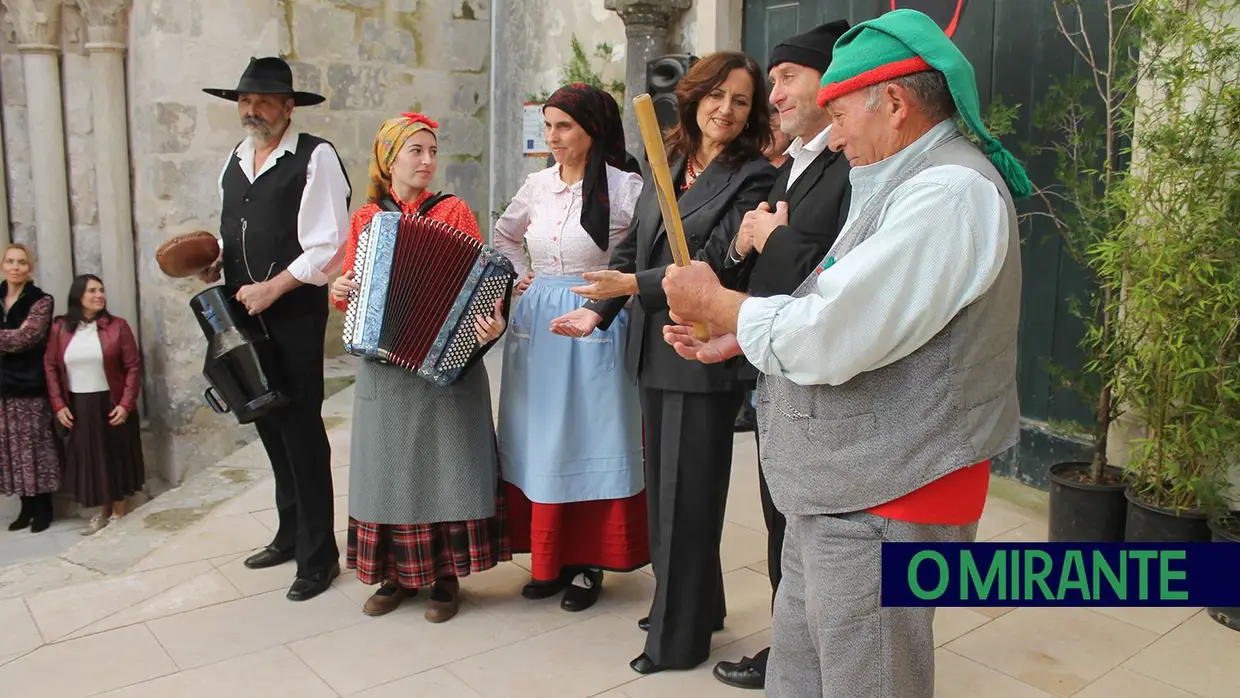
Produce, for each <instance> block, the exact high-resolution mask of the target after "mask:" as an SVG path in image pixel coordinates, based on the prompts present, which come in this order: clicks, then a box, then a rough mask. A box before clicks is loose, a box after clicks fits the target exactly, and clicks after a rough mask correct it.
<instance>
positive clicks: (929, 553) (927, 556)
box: [882, 543, 1240, 607]
mask: <svg viewBox="0 0 1240 698" xmlns="http://www.w3.org/2000/svg"><path fill="white" fill-rule="evenodd" d="M882 555H883V559H882V575H883V577H882V604H883V605H884V606H1191V607H1195V606H1238V605H1240V544H1236V543H1190V544H1168V545H1160V544H1143V543H1133V544H1115V543H1088V544H1085V543H1082V544H1073V543H968V544H948V543H942V544H919V543H884V544H883V551H882Z"/></svg>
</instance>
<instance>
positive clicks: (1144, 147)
mask: <svg viewBox="0 0 1240 698" xmlns="http://www.w3.org/2000/svg"><path fill="white" fill-rule="evenodd" d="M1237 11H1240V0H1197V1H1195V2H1192V3H1185V2H1182V1H1181V0H1141V2H1138V3H1136V5H1135V7H1134V9H1133V12H1134V13H1135V14H1136V15H1137V21H1139V22H1140V23H1141V26H1142V31H1143V38H1142V58H1141V64H1142V72H1143V73H1145V76H1144V79H1143V81H1142V83H1141V99H1140V103H1141V109H1140V114H1139V115H1138V119H1137V121H1136V126H1137V128H1136V131H1135V147H1134V162H1133V166H1132V169H1131V172H1130V174H1129V176H1128V177H1126V179H1125V183H1124V186H1123V188H1122V190H1123V191H1122V196H1123V197H1124V199H1125V204H1124V208H1125V210H1126V216H1125V218H1124V220H1123V222H1122V224H1121V226H1120V228H1119V233H1118V235H1116V236H1114V237H1113V238H1112V239H1109V240H1107V241H1105V242H1104V243H1103V244H1101V245H1099V246H1097V248H1096V250H1095V253H1096V254H1095V256H1096V259H1098V260H1099V262H1100V263H1099V265H1098V266H1099V267H1100V269H1101V270H1102V272H1103V275H1104V276H1105V277H1106V278H1107V279H1108V280H1109V282H1110V283H1112V284H1116V285H1118V284H1120V283H1121V282H1122V288H1123V297H1122V299H1120V298H1117V299H1113V300H1114V303H1113V313H1112V316H1113V317H1114V318H1116V321H1117V322H1116V342H1117V343H1118V344H1119V345H1122V355H1123V360H1122V361H1120V362H1119V363H1118V364H1117V368H1118V372H1117V378H1118V381H1117V383H1118V385H1119V386H1120V389H1121V390H1122V391H1123V394H1124V398H1125V400H1126V401H1127V402H1128V404H1129V407H1130V409H1131V411H1132V412H1133V414H1134V415H1136V419H1137V421H1138V422H1139V424H1140V426H1141V428H1142V431H1143V432H1144V434H1143V435H1142V437H1141V438H1139V439H1137V440H1135V441H1134V443H1133V453H1132V460H1131V462H1130V463H1129V467H1128V483H1127V484H1128V487H1127V491H1126V496H1127V498H1128V504H1129V505H1128V516H1127V534H1126V539H1127V540H1129V541H1141V542H1163V541H1167V542H1172V541H1174V542H1188V541H1209V540H1210V539H1211V531H1210V527H1209V523H1208V521H1209V517H1210V516H1212V515H1214V516H1225V515H1226V509H1227V507H1226V505H1225V503H1224V501H1223V498H1222V493H1223V491H1224V489H1225V487H1226V484H1227V483H1226V472H1227V468H1228V459H1229V457H1230V454H1231V453H1232V452H1233V451H1234V449H1235V444H1236V443H1238V442H1240V356H1238V348H1240V343H1238V342H1237V330H1238V329H1240V235H1237V230H1240V188H1238V187H1237V181H1236V177H1237V173H1238V172H1240V85H1237V84H1236V80H1235V78H1234V67H1235V65H1237V64H1238V62H1240V40H1238V34H1237V31H1236V29H1235V28H1234V27H1233V26H1231V25H1230V24H1229V22H1228V19H1229V15H1230V16H1233V17H1234V16H1235V14H1234V13H1236V12H1237ZM1225 530H1230V528H1228V529H1225Z"/></svg>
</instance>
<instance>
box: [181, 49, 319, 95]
mask: <svg viewBox="0 0 1240 698" xmlns="http://www.w3.org/2000/svg"><path fill="white" fill-rule="evenodd" d="M202 91H203V92H206V93H207V94H209V95H211V96H213V97H220V98H222V99H227V100H228V101H230V102H236V101H237V98H238V96H239V95H241V94H244V93H250V94H259V95H289V96H290V97H292V98H293V104H294V105H296V106H298V107H310V106H314V105H315V104H321V103H322V102H323V100H324V99H325V98H324V97H323V95H316V94H314V93H313V92H298V91H297V90H294V89H293V69H292V68H290V67H288V63H285V62H284V59H282V58H251V59H250V64H249V65H248V66H246V68H245V72H244V73H242V74H241V80H240V81H238V82H237V88H236V89H235V90H227V89H222V88H216V87H205V88H203V90H202Z"/></svg>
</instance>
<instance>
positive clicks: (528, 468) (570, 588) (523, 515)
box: [493, 84, 650, 611]
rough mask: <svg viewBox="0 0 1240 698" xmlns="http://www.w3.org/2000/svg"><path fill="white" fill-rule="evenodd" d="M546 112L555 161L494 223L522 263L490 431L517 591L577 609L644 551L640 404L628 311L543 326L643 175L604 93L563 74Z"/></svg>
mask: <svg viewBox="0 0 1240 698" xmlns="http://www.w3.org/2000/svg"><path fill="white" fill-rule="evenodd" d="M543 115H544V119H545V122H546V124H545V125H546V134H547V144H548V146H549V148H550V150H551V153H552V155H553V156H554V157H555V161H556V164H555V165H553V166H551V167H549V168H547V169H544V170H542V171H540V172H535V173H534V174H532V175H530V176H529V177H528V178H527V179H526V181H525V183H524V185H523V186H522V187H521V189H520V190H519V191H518V192H517V193H516V195H515V196H514V197H513V199H512V202H511V203H510V204H509V206H508V208H507V210H506V211H504V214H503V215H502V216H501V217H500V219H499V220H498V221H497V222H496V224H495V235H494V241H493V244H494V245H495V247H496V248H497V249H499V250H500V251H501V252H503V253H504V254H505V255H506V256H507V257H508V258H509V259H510V260H512V262H513V264H514V265H515V266H516V267H517V271H518V273H519V274H520V283H519V285H518V294H519V298H518V301H517V303H516V304H515V306H514V307H513V310H512V313H511V318H510V327H509V332H508V337H507V339H506V340H505V345H504V366H503V382H502V387H501V390H500V406H499V422H498V426H497V434H498V440H499V459H500V467H501V469H502V472H503V478H504V481H505V487H506V492H505V497H506V500H507V503H508V526H509V533H510V535H511V541H512V549H513V551H514V552H529V553H531V563H532V564H531V571H532V579H531V580H530V583H529V584H527V585H526V586H525V588H524V589H523V590H522V594H523V595H524V596H525V597H526V598H529V599H546V598H550V597H552V596H555V595H556V594H558V593H560V592H561V591H564V597H563V599H562V600H561V603H560V605H561V607H562V608H564V609H565V610H567V611H580V610H584V609H586V608H589V607H590V606H592V605H594V602H595V601H596V600H597V599H598V596H599V593H600V591H601V589H602V581H603V570H612V571H620V572H627V571H631V570H635V569H638V568H640V567H642V566H644V565H646V564H647V563H649V561H650V553H649V544H648V542H647V533H646V531H647V524H646V502H645V495H644V488H645V478H644V473H643V457H642V423H641V410H640V408H639V406H638V396H637V388H636V386H635V385H634V384H633V383H632V382H631V381H630V380H629V378H628V377H627V376H626V374H625V370H624V348H625V340H626V338H627V335H628V313H627V311H625V312H623V313H622V314H621V316H620V317H619V318H617V320H616V322H615V323H614V324H612V326H611V327H610V328H609V329H608V330H607V331H605V332H596V333H594V334H593V335H591V336H590V337H563V336H559V335H555V334H552V332H551V329H550V328H551V321H552V320H553V319H555V318H557V317H560V316H561V315H563V314H564V313H567V312H569V311H570V310H573V309H575V308H577V307H578V306H579V305H580V304H581V298H580V297H578V296H577V295H575V294H573V293H572V291H571V290H570V289H571V288H573V287H574V286H581V285H582V284H583V283H584V280H583V278H582V274H583V273H585V272H589V271H597V270H600V269H606V268H607V265H608V262H609V260H610V256H611V250H612V248H614V247H615V245H616V244H617V243H619V241H620V240H622V239H624V237H625V235H627V233H628V227H629V221H630V219H631V218H632V215H633V208H634V206H635V204H636V202H637V197H638V195H639V194H640V193H641V188H642V179H641V176H640V175H638V174H635V173H634V172H632V171H628V170H627V169H626V165H627V164H628V162H627V161H629V158H628V155H627V153H626V152H625V150H624V127H623V124H622V122H621V121H620V109H619V106H618V105H617V104H616V101H615V99H614V98H613V97H612V96H611V95H610V94H607V93H606V92H603V91H602V90H598V89H596V88H593V87H589V86H587V85H582V84H574V85H568V86H565V87H562V88H561V89H559V90H558V91H556V93H555V94H553V95H552V96H551V98H550V99H549V100H548V101H547V103H546V104H545V105H544V107H543ZM630 166H631V165H630ZM523 243H524V245H523ZM525 248H528V258H527V256H526V249H525Z"/></svg>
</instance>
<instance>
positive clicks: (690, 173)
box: [680, 158, 698, 191]
mask: <svg viewBox="0 0 1240 698" xmlns="http://www.w3.org/2000/svg"><path fill="white" fill-rule="evenodd" d="M697 175H698V173H697V168H696V167H694V166H693V158H688V159H686V160H685V183H684V185H682V186H681V187H680V190H681V191H685V190H687V189H688V188H689V187H691V186H693V183H694V182H696V181H697Z"/></svg>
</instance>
